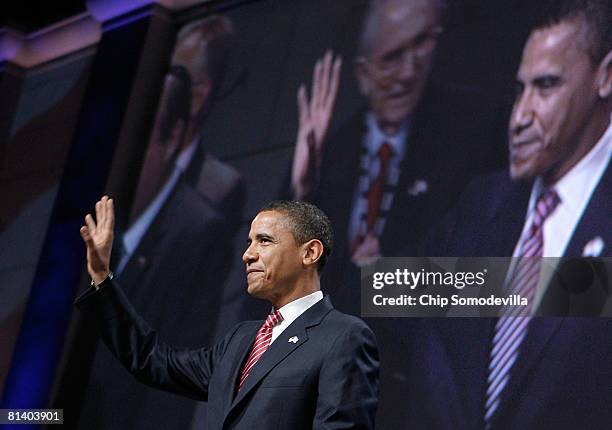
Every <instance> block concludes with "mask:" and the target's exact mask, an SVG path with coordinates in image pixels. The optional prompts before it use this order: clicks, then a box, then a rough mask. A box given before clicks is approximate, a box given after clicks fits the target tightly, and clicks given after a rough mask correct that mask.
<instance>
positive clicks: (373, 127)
mask: <svg viewBox="0 0 612 430" xmlns="http://www.w3.org/2000/svg"><path fill="white" fill-rule="evenodd" d="M366 124H367V126H368V139H367V140H366V146H367V149H368V153H369V154H370V156H377V155H378V151H379V150H380V147H381V145H382V144H383V142H387V143H389V145H391V148H393V156H399V157H400V158H402V157H403V155H404V150H405V148H406V137H407V136H408V131H409V128H410V126H409V120H406V121H405V122H404V124H403V125H402V126H401V128H400V129H399V131H398V132H397V133H396V134H394V135H393V136H389V135H388V134H385V133H384V132H383V131H382V130H381V129H380V127H379V126H378V121H376V118H375V117H374V114H373V113H372V112H368V114H367V116H366Z"/></svg>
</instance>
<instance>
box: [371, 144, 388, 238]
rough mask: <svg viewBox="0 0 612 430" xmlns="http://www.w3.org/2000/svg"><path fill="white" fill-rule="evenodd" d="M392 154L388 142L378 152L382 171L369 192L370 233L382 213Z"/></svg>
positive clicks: (379, 171)
mask: <svg viewBox="0 0 612 430" xmlns="http://www.w3.org/2000/svg"><path fill="white" fill-rule="evenodd" d="M392 154H393V149H392V148H391V145H389V143H388V142H384V143H383V144H382V145H381V146H380V149H379V150H378V159H379V160H380V169H378V176H377V177H376V180H375V181H374V182H373V183H372V186H371V187H370V191H368V215H367V217H366V225H367V232H368V233H369V232H371V231H372V230H373V229H374V224H375V223H376V219H377V218H378V213H379V212H380V201H381V199H382V194H383V188H384V186H385V182H386V179H387V170H388V169H389V161H390V160H391V155H392Z"/></svg>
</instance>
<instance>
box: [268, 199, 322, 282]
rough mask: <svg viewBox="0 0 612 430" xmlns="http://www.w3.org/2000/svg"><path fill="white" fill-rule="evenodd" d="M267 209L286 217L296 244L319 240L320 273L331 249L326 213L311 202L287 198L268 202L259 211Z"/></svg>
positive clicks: (318, 267)
mask: <svg viewBox="0 0 612 430" xmlns="http://www.w3.org/2000/svg"><path fill="white" fill-rule="evenodd" d="M268 211H274V212H279V213H280V214H282V215H285V216H286V217H287V218H288V220H289V221H290V225H289V226H290V228H291V231H292V233H293V237H294V239H295V242H296V243H297V244H298V246H299V245H303V244H304V243H306V242H308V241H309V240H312V239H317V240H320V241H321V243H322V244H323V254H322V255H321V258H320V259H319V262H318V266H317V270H318V272H319V273H321V271H322V270H323V268H324V267H325V264H326V263H327V259H328V258H329V256H330V255H331V253H332V249H333V233H332V227H331V223H330V222H329V218H328V217H327V215H325V213H324V212H323V211H322V210H321V209H319V208H318V207H316V206H315V205H313V204H311V203H306V202H302V201H288V200H278V201H275V202H271V203H268V204H266V205H265V206H264V207H262V208H261V210H260V211H259V212H268Z"/></svg>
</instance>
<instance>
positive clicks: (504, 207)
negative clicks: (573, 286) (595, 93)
mask: <svg viewBox="0 0 612 430" xmlns="http://www.w3.org/2000/svg"><path fill="white" fill-rule="evenodd" d="M530 190H531V184H514V183H512V182H510V180H509V179H508V174H507V172H501V173H499V174H497V175H492V176H488V177H485V178H483V179H482V180H481V181H479V182H478V183H476V184H474V186H472V187H470V188H469V189H468V190H467V191H466V194H465V195H464V197H463V198H462V199H461V202H460V204H459V206H458V208H457V211H456V213H455V214H454V215H453V216H452V217H451V219H452V220H451V221H450V222H449V223H448V224H447V225H446V227H445V228H444V229H442V232H441V234H439V235H438V236H437V237H436V238H435V240H434V245H433V246H430V250H429V251H428V252H435V251H432V250H433V249H435V248H436V247H437V248H438V250H439V251H438V252H437V253H435V254H430V255H447V256H467V257H471V256H474V257H478V256H481V257H483V256H511V255H512V253H513V250H514V247H515V245H516V243H517V241H518V240H519V236H520V233H521V231H522V227H523V224H524V221H525V215H526V211H527V204H528V199H529V193H530ZM611 193H612V167H611V166H608V168H607V170H606V172H605V173H604V176H603V177H602V179H601V181H600V183H599V184H598V186H597V188H596V190H595V191H594V193H593V195H592V196H591V199H590V201H589V204H588V206H587V208H586V209H585V212H584V214H583V216H582V218H581V220H580V222H579V224H578V226H577V227H576V230H575V231H574V234H573V236H572V238H571V240H570V242H569V245H568V248H567V250H566V254H565V255H566V256H576V257H579V256H581V255H582V251H583V248H584V245H585V244H586V243H587V242H588V241H590V240H591V239H593V238H594V237H597V236H600V237H601V238H602V239H603V240H604V242H605V243H606V247H605V248H604V250H603V253H602V256H610V255H612V248H611V247H610V244H612V228H611V225H612V199H610V195H611ZM483 196H485V199H484V201H483ZM547 296H548V292H547V295H546V296H545V297H544V299H543V300H544V301H545V300H546V298H547ZM494 325H495V320H493V319H484V318H483V319H471V318H447V319H427V320H423V321H422V325H421V329H420V331H419V332H418V334H417V342H415V350H414V359H413V362H412V363H413V365H412V372H411V375H410V378H411V379H410V380H411V397H410V399H407V401H406V404H407V405H409V407H408V414H409V424H411V425H413V427H412V428H426V429H478V428H482V427H483V425H484V424H483V415H484V403H485V390H486V387H485V385H486V379H487V369H486V368H487V365H488V362H489V354H490V352H489V348H490V345H491V337H492V335H493V331H494ZM611 339H612V320H610V319H607V318H533V319H532V320H531V322H530V325H529V330H528V332H527V336H526V338H525V340H524V341H523V344H522V345H521V352H520V355H519V358H518V360H517V362H516V364H515V365H514V368H513V369H512V376H511V378H510V381H509V383H508V385H507V386H506V388H505V389H504V391H503V394H502V400H501V403H500V407H499V409H498V410H497V412H496V415H495V418H494V422H493V428H500V429H519V428H520V429H532V428H538V429H565V428H567V429H575V428H608V427H609V426H610V423H612V408H610V404H612V360H610V357H612V340H611Z"/></svg>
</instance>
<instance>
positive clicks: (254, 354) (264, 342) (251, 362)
mask: <svg viewBox="0 0 612 430" xmlns="http://www.w3.org/2000/svg"><path fill="white" fill-rule="evenodd" d="M282 320H283V316H282V315H281V313H280V312H279V311H278V310H276V311H274V312H272V313H270V314H269V315H268V318H266V320H265V321H264V323H263V325H262V326H261V328H260V329H259V331H258V332H257V335H256V336H255V342H253V348H252V349H251V353H250V354H249V358H248V359H247V361H246V363H245V365H244V367H243V368H242V373H241V374H240V382H239V383H238V390H239V391H240V389H241V388H242V385H243V384H244V381H245V380H246V378H247V376H249V373H250V372H251V369H252V368H253V366H255V364H256V363H257V361H258V360H259V359H260V358H261V356H262V355H263V353H264V352H266V349H268V347H269V346H270V341H271V340H272V329H273V328H274V326H275V325H277V324H278V323H280V322H281V321H282Z"/></svg>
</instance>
